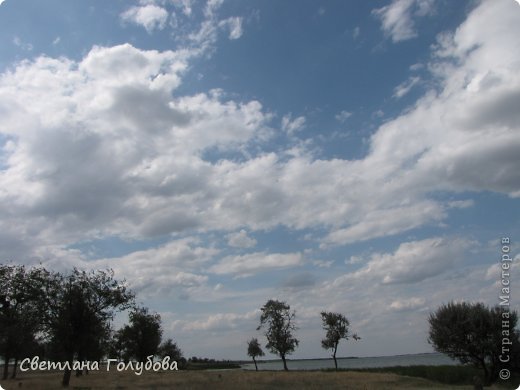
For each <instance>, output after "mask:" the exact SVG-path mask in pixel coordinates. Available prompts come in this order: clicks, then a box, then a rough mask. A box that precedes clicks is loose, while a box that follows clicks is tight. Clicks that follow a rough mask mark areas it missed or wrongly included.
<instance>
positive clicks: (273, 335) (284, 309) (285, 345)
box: [257, 299, 299, 371]
mask: <svg viewBox="0 0 520 390" xmlns="http://www.w3.org/2000/svg"><path fill="white" fill-rule="evenodd" d="M261 311H262V314H261V316H260V325H259V326H258V328H257V330H260V329H265V336H266V338H267V345H266V348H267V349H269V350H270V351H271V352H272V353H275V354H278V355H280V357H281V358H282V361H283V367H284V370H286V371H287V370H288V368H287V362H286V361H285V357H286V355H289V354H291V353H292V352H294V350H295V349H296V347H297V346H298V344H299V341H298V339H296V338H295V337H294V336H293V332H294V331H295V330H296V325H295V323H294V319H295V317H296V313H295V312H294V311H291V307H290V306H289V305H288V304H287V303H285V302H280V301H277V300H273V299H270V300H269V301H267V303H266V304H265V305H264V306H263V307H262V308H261Z"/></svg>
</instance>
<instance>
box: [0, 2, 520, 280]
mask: <svg viewBox="0 0 520 390" xmlns="http://www.w3.org/2000/svg"><path fill="white" fill-rule="evenodd" d="M511 3H512V2H508V1H498V2H496V3H492V4H494V5H490V4H491V3H490V2H483V3H482V4H480V5H479V6H478V7H477V8H476V9H475V10H474V11H472V12H471V14H470V15H469V16H468V19H467V20H466V21H465V22H464V23H463V24H462V25H461V26H460V27H459V28H458V29H457V30H456V31H455V32H454V33H452V34H445V35H443V36H441V37H440V38H439V41H438V42H437V45H436V46H435V47H434V49H433V53H432V59H431V61H430V63H429V64H428V69H429V70H430V71H431V72H433V75H434V76H435V80H436V81H437V85H436V89H435V90H430V91H427V93H426V94H425V95H424V96H423V97H422V98H421V99H419V100H418V101H417V102H416V104H415V105H414V106H413V107H410V108H409V109H408V110H407V111H405V112H404V113H403V114H402V115H400V116H398V117H396V118H394V119H390V120H388V121H387V122H385V123H384V124H383V125H382V126H381V127H379V128H378V129H377V130H376V131H375V132H374V133H373V135H372V136H371V138H370V139H369V140H368V145H369V150H368V152H367V154H366V155H365V156H364V157H362V158H360V159H358V160H345V159H324V158H322V159H317V158H316V157H315V156H314V155H313V154H312V153H310V152H308V151H306V150H305V149H302V150H301V151H300V152H299V153H296V154H295V153H292V154H290V153H286V152H287V151H286V150H281V151H278V152H272V151H271V152H266V151H264V150H263V149H264V145H265V144H264V142H265V141H266V140H268V139H269V137H270V136H271V134H272V130H271V123H270V122H271V120H272V115H271V114H270V113H269V112H266V110H265V109H264V108H263V107H262V105H261V104H260V103H259V102H257V101H254V100H251V101H238V100H231V99H228V98H226V93H225V92H224V91H219V90H213V91H208V92H205V93H198V94H194V95H180V94H179V95H178V94H176V93H175V92H176V91H177V90H178V87H179V85H180V84H181V83H182V82H183V78H184V77H185V74H186V69H188V67H189V64H190V61H191V59H192V58H193V56H195V55H199V53H200V52H199V51H198V50H195V49H193V50H192V49H184V50H178V51H163V52H159V51H154V50H149V51H147V50H140V49H137V48H135V47H132V46H131V45H128V44H126V45H120V46H114V47H94V48H93V49H92V50H91V51H90V52H88V53H87V54H86V55H85V56H84V58H81V59H79V60H77V61H75V60H71V59H67V58H58V59H55V58H49V57H44V56H43V57H37V58H35V59H34V60H31V61H22V62H20V63H18V64H16V65H14V66H13V67H12V69H11V70H10V71H7V72H4V73H3V74H2V75H0V114H1V115H2V128H1V129H0V131H1V132H2V136H3V137H4V139H5V141H4V143H3V144H2V167H3V169H2V170H1V171H0V216H1V219H0V226H1V229H0V242H9V243H10V245H9V246H8V247H9V248H7V246H0V250H1V251H2V254H3V255H4V256H7V255H8V256H9V257H11V256H13V255H16V254H17V253H18V254H19V255H18V256H16V257H18V258H21V257H23V258H28V259H32V258H34V256H35V254H37V253H41V251H39V250H37V248H40V249H41V248H44V247H53V248H54V247H56V246H61V247H67V246H69V245H71V244H73V243H75V242H77V241H80V240H86V239H89V238H93V237H107V236H116V237H123V238H138V239H142V238H147V237H164V236H167V235H171V234H175V233H185V234H190V233H191V234H196V233H198V232H207V231H223V232H225V233H226V234H228V233H229V232H234V231H237V230H239V229H244V230H247V231H249V232H252V231H255V230H257V229H268V228H273V227H276V226H283V227H287V228H290V229H313V228H316V229H319V231H320V232H324V237H323V241H322V244H323V245H344V244H348V243H353V242H359V241H363V240H368V239H372V238H376V237H382V236H387V235H391V234H398V233H401V232H404V231H409V230H411V229H415V228H418V227H420V226H424V225H427V224H438V223H441V222H442V221H443V219H445V218H446V216H447V215H449V212H450V210H451V209H452V208H453V207H459V206H461V207H462V206H464V204H459V205H458V206H457V205H456V204H454V203H452V200H450V201H445V200H442V197H436V196H434V195H435V194H436V193H438V192H443V193H446V192H462V191H494V192H499V193H503V194H507V195H509V196H511V197H518V196H520V168H519V160H518V153H517V151H518V150H519V148H520V139H519V138H518V136H517V134H518V130H519V127H520V118H519V116H518V110H516V109H515V107H516V106H515V105H514V102H516V101H517V100H518V96H520V76H519V75H518V71H517V70H518V62H519V61H520V57H519V54H518V53H520V50H516V49H517V48H518V36H519V35H520V31H519V27H518V26H520V23H518V13H517V12H514V11H512V9H511V7H516V5H515V4H511ZM495 4H496V5H495ZM218 5H219V4H218V2H217V3H215V4H213V5H212V6H211V7H209V8H208V10H207V14H208V15H209V16H212V15H215V13H216V12H217V11H216V10H217V9H218ZM514 9H515V10H516V8H514ZM487 20H500V21H501V23H496V24H495V23H493V24H491V23H486V21H487ZM454 60H456V61H454ZM304 125H305V118H304V117H303V116H301V117H297V118H296V119H293V118H292V116H290V115H288V116H285V117H284V119H282V128H283V129H284V130H285V131H287V132H293V133H295V132H297V130H298V129H300V128H301V127H302V126H304ZM253 146H254V147H253ZM282 149H283V147H282ZM208 151H211V152H212V153H213V154H214V155H216V156H217V157H216V158H213V159H208V158H206V157H205V154H206V152H208ZM226 152H233V153H235V154H238V155H240V157H241V158H238V159H229V158H226V157H225V156H226ZM317 189H319V190H317ZM432 194H433V195H432ZM27 237H30V240H28V239H27ZM29 241H30V242H29ZM16 248H17V249H16ZM260 253H261V254H262V255H261V256H260V255H258V254H257V255H256V256H254V255H246V256H245V257H244V258H242V259H239V260H236V259H235V260H236V261H235V260H234V259H233V258H227V259H226V261H223V262H221V263H219V264H218V266H217V267H216V268H215V271H217V272H222V273H226V272H229V273H231V274H237V275H238V274H242V273H244V274H250V273H251V272H256V271H258V272H260V271H261V270H262V269H263V268H262V267H257V268H255V267H254V265H253V264H252V263H253V260H255V259H258V260H259V263H258V264H264V265H265V262H266V260H265V259H270V260H273V258H272V257H269V256H270V254H268V253H262V252H260ZM264 255H265V256H264ZM248 256H249V257H248ZM273 256H274V255H273ZM261 257H265V259H262V258H261ZM252 259H253V260H252ZM289 259H290V260H291V261H288V263H287V264H288V265H287V266H295V265H298V264H300V261H301V258H300V257H298V256H297V255H293V257H289ZM282 260H284V261H287V260H288V258H286V257H282ZM273 261H274V260H273ZM291 264H292V265H291ZM267 265H269V266H271V264H267ZM255 270H256V271H255ZM186 272H187V271H186ZM195 274H196V273H195Z"/></svg>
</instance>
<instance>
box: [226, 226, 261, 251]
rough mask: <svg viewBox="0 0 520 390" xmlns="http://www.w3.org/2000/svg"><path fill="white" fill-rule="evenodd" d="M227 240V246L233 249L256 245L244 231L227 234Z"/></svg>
mask: <svg viewBox="0 0 520 390" xmlns="http://www.w3.org/2000/svg"><path fill="white" fill-rule="evenodd" d="M227 239H228V245H229V246H232V247H235V248H252V247H254V246H255V245H256V240H255V239H254V238H251V237H249V236H248V235H247V232H246V231H245V230H244V229H241V230H240V231H239V232H236V233H231V234H228V236H227Z"/></svg>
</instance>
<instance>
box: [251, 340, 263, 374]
mask: <svg viewBox="0 0 520 390" xmlns="http://www.w3.org/2000/svg"><path fill="white" fill-rule="evenodd" d="M247 354H248V355H249V356H251V357H252V358H253V362H254V363H255V368H256V371H258V366H257V364H256V357H257V356H264V351H262V348H261V347H260V343H259V342H258V339H257V338H256V337H253V338H252V339H251V340H249V341H248V342H247Z"/></svg>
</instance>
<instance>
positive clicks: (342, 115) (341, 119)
mask: <svg viewBox="0 0 520 390" xmlns="http://www.w3.org/2000/svg"><path fill="white" fill-rule="evenodd" d="M351 116H352V113H351V112H349V111H345V110H343V111H341V112H340V113H339V114H337V115H336V120H337V121H338V122H340V123H345V122H346V121H347V119H348V118H350V117H351Z"/></svg>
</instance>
